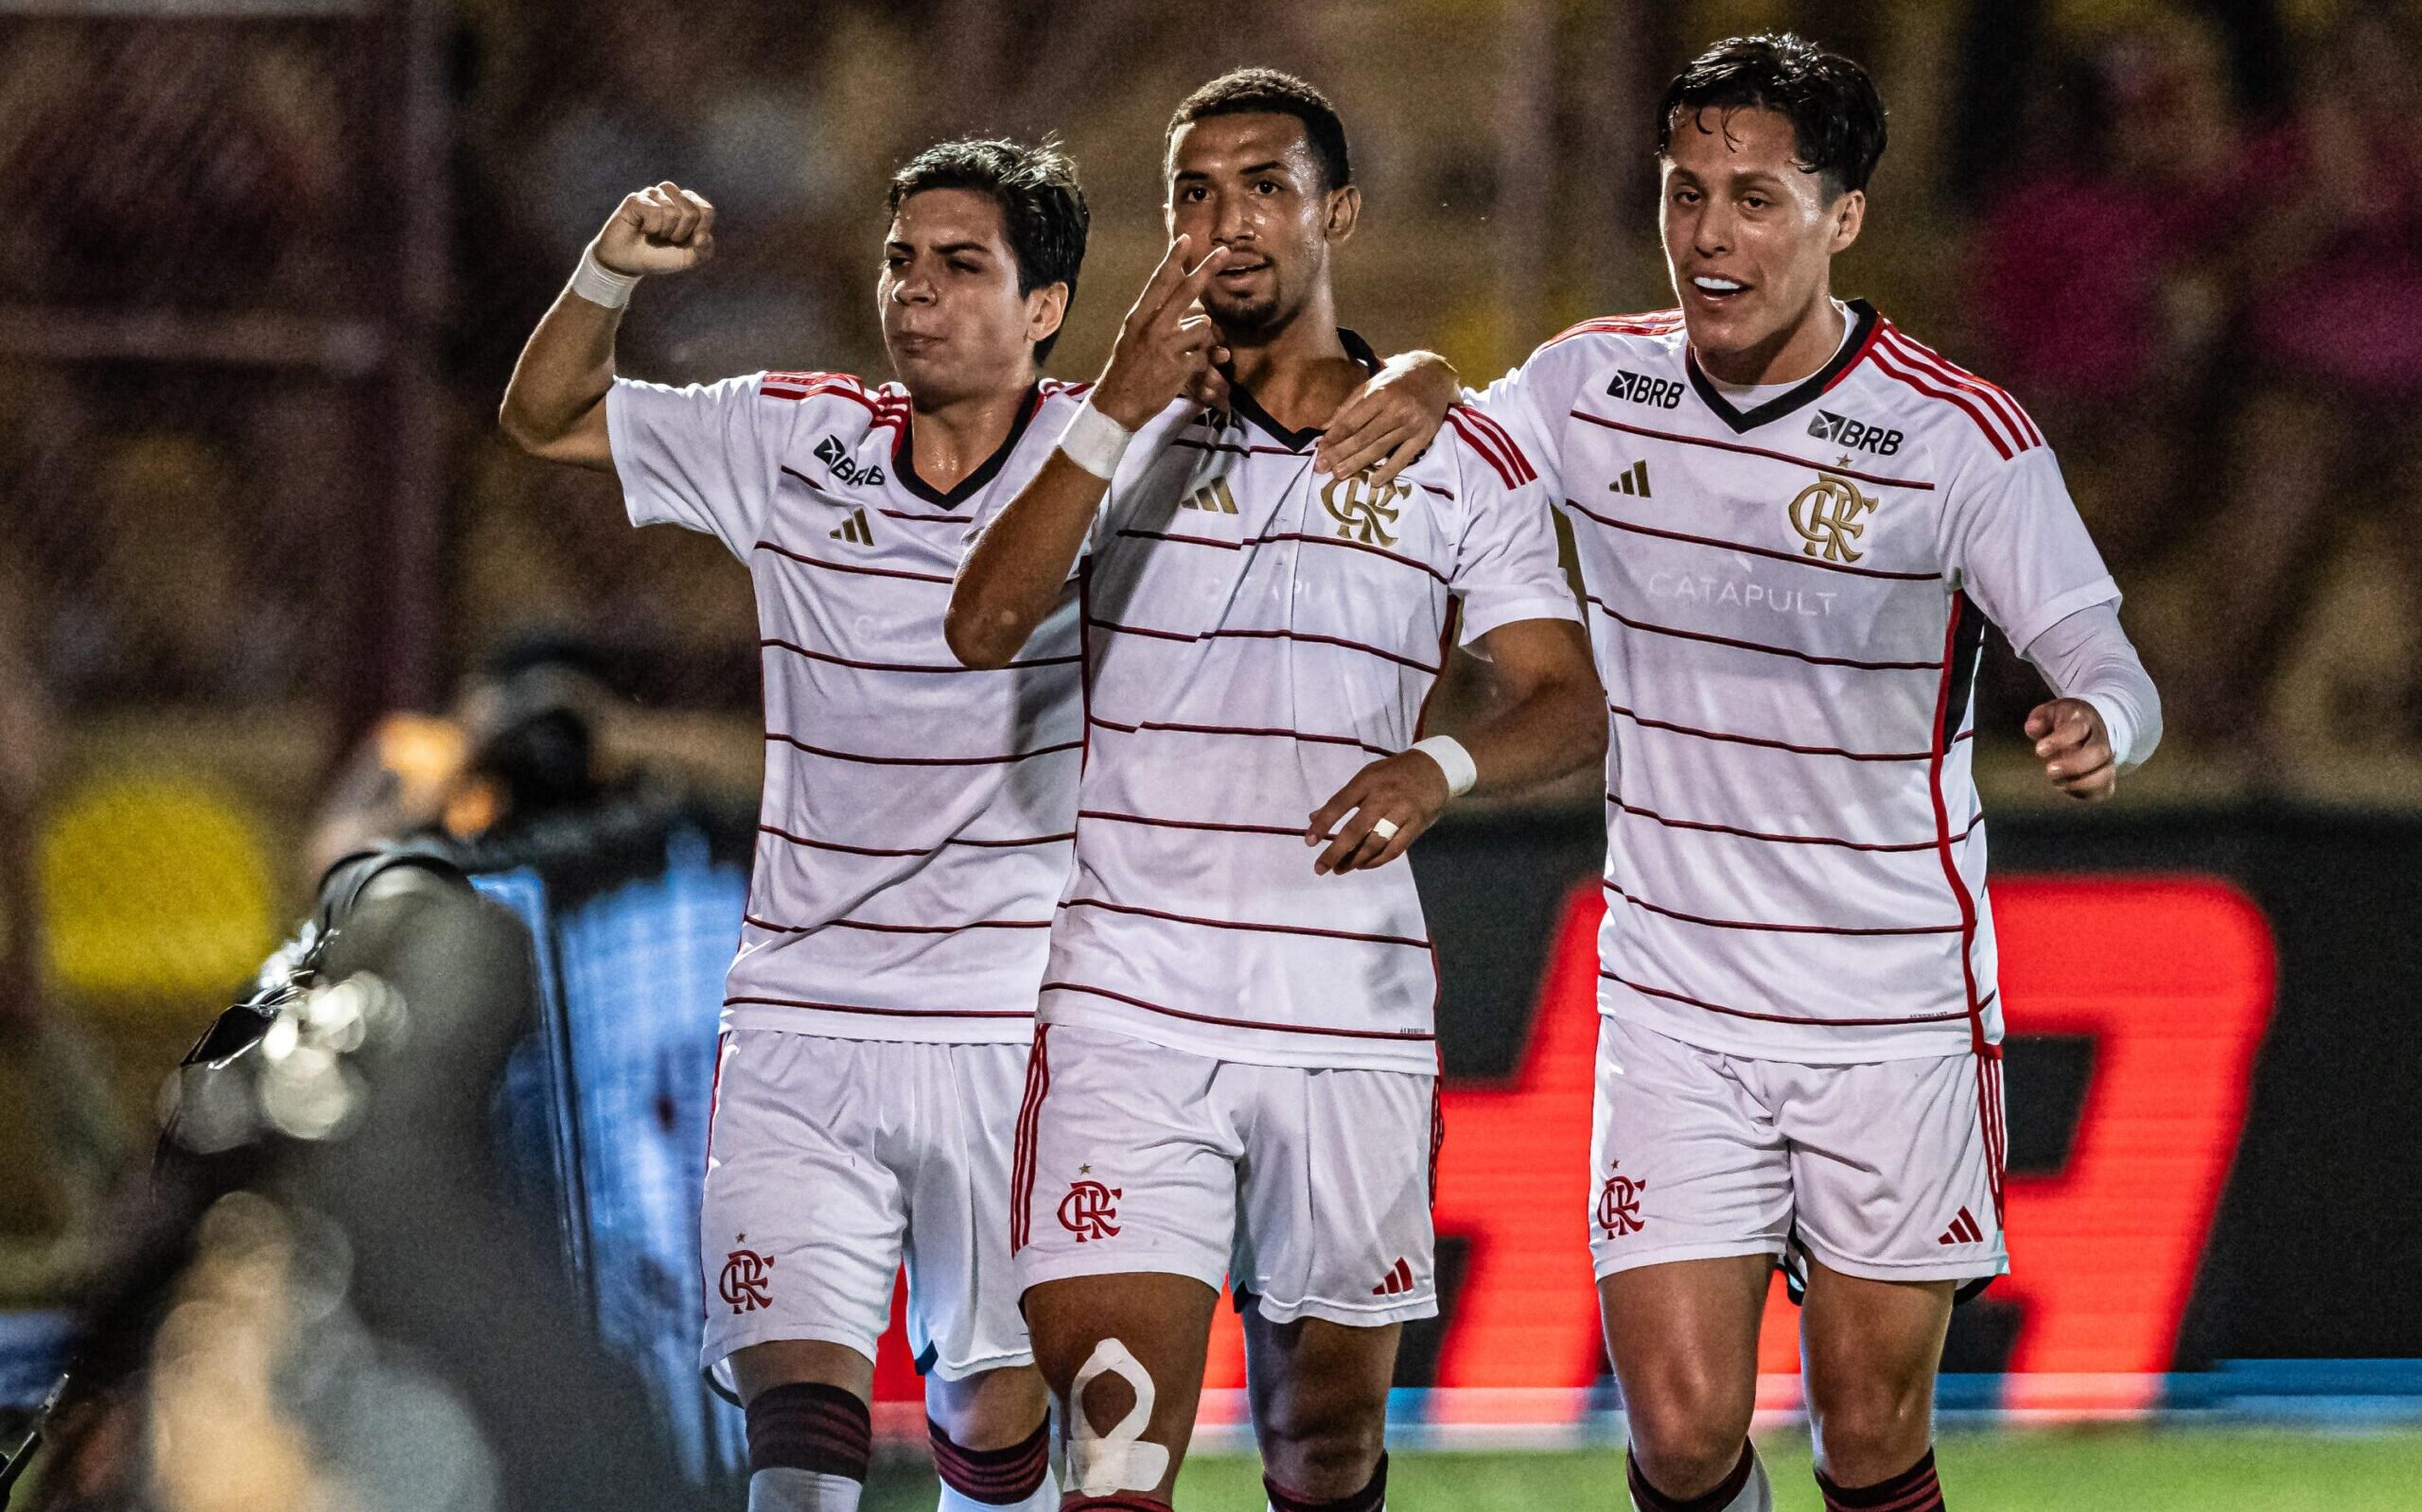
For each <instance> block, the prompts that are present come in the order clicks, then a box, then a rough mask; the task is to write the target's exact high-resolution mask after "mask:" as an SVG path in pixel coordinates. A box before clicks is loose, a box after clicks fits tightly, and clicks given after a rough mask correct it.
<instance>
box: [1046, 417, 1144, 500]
mask: <svg viewBox="0 0 2422 1512" xmlns="http://www.w3.org/2000/svg"><path fill="white" fill-rule="evenodd" d="M1133 440H1135V432H1134V431H1132V430H1129V429H1127V428H1126V427H1124V426H1123V425H1121V424H1119V423H1118V422H1117V421H1116V420H1113V419H1111V418H1110V417H1109V415H1107V414H1104V413H1102V412H1101V411H1099V410H1096V409H1094V408H1093V400H1091V399H1087V400H1086V401H1085V402H1084V404H1083V405H1081V406H1080V407H1078V409H1077V413H1075V414H1074V415H1072V416H1070V417H1069V420H1068V429H1065V430H1062V432H1060V450H1061V451H1062V453H1064V454H1066V456H1067V458H1068V460H1070V461H1072V462H1075V463H1076V464H1077V466H1079V467H1081V468H1083V469H1084V470H1085V471H1086V472H1088V473H1091V474H1093V475H1094V476H1095V477H1098V478H1100V479H1101V480H1102V481H1103V482H1105V483H1107V482H1109V480H1110V479H1111V478H1112V477H1114V476H1116V475H1117V474H1118V471H1119V459H1120V458H1122V457H1124V456H1125V455H1126V454H1127V443H1129V442H1131V441H1133Z"/></svg>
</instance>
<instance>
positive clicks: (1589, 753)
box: [1556, 676, 1607, 773]
mask: <svg viewBox="0 0 2422 1512" xmlns="http://www.w3.org/2000/svg"><path fill="white" fill-rule="evenodd" d="M1556 701H1557V703H1558V704H1559V705H1561V706H1562V708H1563V710H1564V715H1565V717H1564V719H1563V721H1562V725H1563V727H1564V731H1565V751H1564V755H1565V764H1564V768H1563V772H1566V773H1569V772H1581V771H1583V770H1585V769H1587V768H1591V767H1602V766H1604V765H1605V764H1606V741H1607V733H1606V704H1605V695H1604V694H1602V693H1600V692H1599V690H1598V685H1597V678H1595V677H1588V676H1585V677H1581V678H1570V679H1567V680H1566V681H1565V682H1563V683H1562V684H1560V685H1559V686H1558V687H1557V690H1556Z"/></svg>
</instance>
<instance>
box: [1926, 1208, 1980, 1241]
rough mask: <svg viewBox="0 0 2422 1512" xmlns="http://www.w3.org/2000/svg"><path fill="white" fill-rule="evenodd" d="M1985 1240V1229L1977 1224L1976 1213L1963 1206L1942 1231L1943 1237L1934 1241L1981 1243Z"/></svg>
mask: <svg viewBox="0 0 2422 1512" xmlns="http://www.w3.org/2000/svg"><path fill="white" fill-rule="evenodd" d="M1984 1241H1985V1231H1984V1230H1983V1229H1981V1228H1979V1227H1977V1226H1976V1215H1975V1214H1974V1213H1972V1212H1970V1211H1969V1210H1968V1209H1967V1208H1960V1209H1959V1216H1958V1217H1957V1218H1955V1219H1953V1220H1951V1226H1950V1227H1949V1228H1947V1229H1944V1230H1943V1231H1942V1238H1941V1239H1936V1240H1935V1241H1934V1242H1935V1243H1937V1244H1981V1243H1983V1242H1984Z"/></svg>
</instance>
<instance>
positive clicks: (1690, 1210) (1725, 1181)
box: [1587, 1019, 1792, 1279]
mask: <svg viewBox="0 0 2422 1512" xmlns="http://www.w3.org/2000/svg"><path fill="white" fill-rule="evenodd" d="M1739 1064H1740V1063H1738V1062H1737V1061H1735V1060H1733V1059H1732V1058H1731V1057H1728V1056H1725V1055H1722V1054H1720V1053H1718V1052H1713V1051H1707V1050H1702V1049H1700V1048H1699V1047H1697V1046H1695V1045H1689V1044H1685V1043H1683V1042H1682V1041H1680V1040H1677V1039H1673V1038H1670V1037H1667V1036H1664V1035H1660V1034H1658V1033H1656V1032H1654V1031H1652V1030H1647V1029H1641V1028H1637V1027H1635V1026H1633V1025H1630V1024H1628V1023H1625V1022H1623V1021H1620V1020H1616V1019H1601V1020H1599V1021H1598V1045H1597V1081H1596V1090H1595V1093H1594V1096H1593V1098H1592V1105H1591V1113H1592V1127H1591V1130H1590V1171H1591V1185H1590V1192H1589V1209H1588V1215H1587V1222H1588V1224H1589V1236H1590V1258H1591V1262H1592V1266H1593V1268H1594V1269H1595V1270H1596V1273H1597V1275H1598V1276H1599V1277H1600V1278H1601V1279H1603V1278H1605V1277H1607V1276H1611V1275H1614V1274H1616V1273H1617V1272H1619V1271H1623V1270H1632V1269H1635V1268H1638V1267H1642V1266H1661V1265H1670V1264H1674V1263H1675V1262H1678V1261H1684V1260H1710V1259H1724V1258H1730V1257H1735V1256H1744V1255H1760V1256H1772V1255H1781V1254H1782V1253H1783V1250H1784V1244H1785V1239H1787V1237H1788V1236H1789V1234H1790V1231H1791V1196H1792V1194H1791V1169H1790V1159H1789V1153H1788V1151H1787V1150H1786V1149H1785V1145H1784V1141H1783V1136H1782V1134H1781V1132H1780V1131H1779V1130H1777V1128H1776V1127H1775V1122H1774V1118H1773V1115H1771V1114H1770V1113H1769V1110H1768V1108H1767V1107H1766V1106H1765V1105H1764V1104H1763V1103H1762V1102H1761V1100H1760V1099H1759V1098H1758V1096H1757V1095H1756V1094H1755V1092H1754V1090H1753V1089H1752V1088H1751V1087H1750V1086H1748V1085H1747V1084H1746V1083H1744V1082H1743V1081H1742V1079H1741V1072H1740V1069H1739Z"/></svg>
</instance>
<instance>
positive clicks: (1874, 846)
mask: <svg viewBox="0 0 2422 1512" xmlns="http://www.w3.org/2000/svg"><path fill="white" fill-rule="evenodd" d="M1606 801H1607V802H1608V803H1612V804H1613V805H1614V806H1615V807H1616V808H1618V809H1620V810H1622V811H1623V812H1624V813H1626V814H1629V815H1631V816H1632V817H1634V818H1643V819H1646V820H1648V821H1649V822H1650V823H1652V824H1661V825H1663V826H1664V827H1665V828H1667V829H1669V830H1693V831H1697V832H1699V833H1701V834H1729V835H1732V836H1735V837H1736V838H1738V839H1742V840H1761V841H1764V842H1766V843H1767V844H1769V845H1830V846H1835V847H1838V848H1840V849H1841V850H1871V851H1878V852H1884V853H1891V852H1899V851H1910V852H1914V851H1919V850H1933V849H1934V846H1935V841H1934V838H1933V837H1932V836H1931V835H1929V836H1927V838H1926V839H1923V840H1909V841H1904V842H1901V843H1899V844H1896V845H1887V844H1884V843H1882V842H1879V841H1873V840H1844V839H1841V838H1838V837H1837V836H1834V835H1830V834H1768V833H1767V832H1765V831H1763V830H1744V829H1741V828H1740V827H1739V826H1738V825H1732V824H1714V823H1710V822H1708V821H1706V820H1704V819H1677V818H1673V817H1672V816H1670V815H1665V814H1659V813H1658V812H1657V811H1656V810H1655V809H1653V808H1643V807H1641V806H1640V805H1639V804H1637V803H1625V802H1624V801H1623V798H1622V796H1621V795H1620V794H1616V793H1609V794H1607V795H1606ZM1984 822H1985V816H1984V815H1983V814H1981V813H1980V814H1978V815H1977V816H1976V817H1975V818H1973V819H1971V820H1969V821H1968V829H1967V830H1963V831H1961V832H1960V838H1963V839H1964V838H1965V837H1966V836H1967V834H1968V833H1969V832H1970V831H1973V830H1974V829H1975V828H1976V826H1978V825H1980V824H1982V823H1984Z"/></svg>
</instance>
